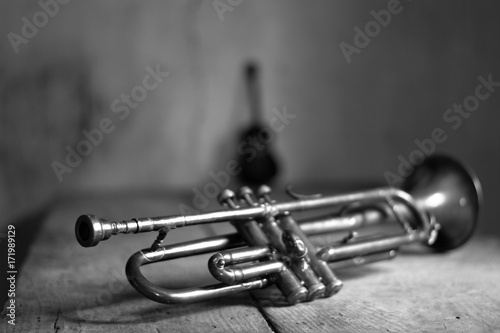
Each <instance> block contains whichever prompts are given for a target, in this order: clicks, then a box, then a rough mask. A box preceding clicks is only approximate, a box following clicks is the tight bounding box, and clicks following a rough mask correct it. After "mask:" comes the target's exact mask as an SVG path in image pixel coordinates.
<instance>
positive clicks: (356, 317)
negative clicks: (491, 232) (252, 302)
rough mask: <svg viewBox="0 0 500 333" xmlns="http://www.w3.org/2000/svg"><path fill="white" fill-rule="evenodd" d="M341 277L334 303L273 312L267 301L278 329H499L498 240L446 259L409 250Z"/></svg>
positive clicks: (318, 302)
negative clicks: (393, 258) (339, 288)
mask: <svg viewBox="0 0 500 333" xmlns="http://www.w3.org/2000/svg"><path fill="white" fill-rule="evenodd" d="M337 275H338V276H339V277H340V278H341V279H343V280H344V288H343V289H342V290H341V291H340V293H339V294H337V295H335V296H333V297H331V298H329V299H321V300H316V301H314V302H311V303H305V304H299V305H297V306H293V307H275V306H273V304H272V302H269V301H267V300H266V299H265V296H264V297H261V302H262V304H263V306H264V310H265V312H266V314H267V316H268V317H269V319H270V320H271V321H272V322H273V324H274V326H275V328H276V329H277V330H278V331H279V332H333V331H335V332H441V331H442V332H445V331H446V332H493V331H500V318H499V317H500V316H499V314H500V242H499V240H498V239H494V238H491V239H488V238H479V239H474V240H473V241H472V242H471V243H470V244H468V245H467V246H465V247H464V248H462V249H459V250H456V251H454V252H451V253H447V254H432V253H425V251H419V250H418V249H416V250H415V251H413V249H412V251H410V250H407V251H406V253H402V254H401V255H400V256H399V257H398V258H396V259H395V260H393V261H386V262H382V263H376V264H372V265H371V266H365V267H361V268H356V269H345V270H342V271H339V272H337ZM260 293H261V292H260ZM257 297H259V296H257Z"/></svg>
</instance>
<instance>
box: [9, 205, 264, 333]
mask: <svg viewBox="0 0 500 333" xmlns="http://www.w3.org/2000/svg"><path fill="white" fill-rule="evenodd" d="M174 209H175V206H174ZM174 209H172V207H168V206H167V205H166V204H165V203H164V201H163V199H162V198H158V199H156V200H153V199H147V200H130V199H128V200H124V199H123V198H121V199H120V200H99V201H95V200H88V201H81V200H80V201H77V202H73V203H65V204H64V205H63V206H59V207H58V208H57V209H56V210H55V211H54V212H53V213H52V214H50V215H49V217H48V219H47V221H46V223H45V226H44V227H43V228H42V230H41V232H40V234H39V235H38V237H37V240H36V241H35V242H34V244H33V245H32V248H31V251H30V253H29V254H28V257H27V259H26V261H25V264H24V267H23V269H22V272H21V274H20V275H18V281H17V292H16V325H15V326H12V325H9V324H7V320H4V321H3V322H2V323H1V326H3V327H4V329H5V331H6V332H28V331H30V332H38V331H42V332H46V331H56V332H103V331H106V332H123V331H126V332H132V331H133V332H155V331H156V332H167V331H168V332H209V331H210V332H214V331H220V332H225V331H235V332H248V331H253V330H256V331H259V332H269V331H270V328H269V325H268V324H267V323H266V321H265V319H264V318H263V317H262V315H261V314H260V313H259V310H258V309H257V308H256V307H255V304H254V301H253V300H252V299H251V297H250V295H248V294H242V295H238V296H235V297H229V298H225V299H219V300H213V301H209V302H202V303H197V304H190V305H183V306H168V305H162V304H158V303H154V302H152V301H150V300H149V299H146V298H144V297H143V296H142V295H140V294H139V293H138V292H136V291H135V290H134V289H133V288H132V287H131V286H130V285H129V283H128V282H127V279H126V276H125V272H124V267H125V263H126V261H127V259H128V257H129V256H130V255H131V254H132V253H134V252H136V251H138V250H140V249H141V248H145V247H148V246H149V245H150V244H151V242H152V240H153V239H154V237H155V236H156V235H154V234H142V235H121V236H116V237H115V238H114V239H113V238H111V239H110V240H108V241H106V242H104V243H102V244H100V245H99V246H97V247H95V248H91V249H85V248H82V247H80V245H79V244H78V243H77V242H76V239H75V237H74V223H75V219H76V217H77V216H78V215H79V214H81V213H85V212H92V213H95V214H98V215H99V214H101V215H102V216H107V217H116V218H130V217H134V216H155V215H162V214H165V213H166V212H168V211H169V210H170V211H173V210H174ZM206 233H207V232H206V231H205V230H203V229H201V228H186V229H179V230H176V231H175V232H172V234H171V235H169V236H171V237H168V238H167V241H166V242H167V243H168V242H170V243H174V242H180V241H184V240H188V239H196V238H200V237H203V236H206ZM18 246H20V244H18ZM206 260H207V258H206V256H205V257H202V256H201V257H198V258H191V259H189V260H185V261H179V260H178V261H173V262H172V263H169V264H166V265H161V264H160V265H151V266H148V267H147V269H146V271H145V274H146V275H147V276H149V277H151V279H152V280H155V281H156V280H158V281H161V280H163V281H162V282H163V283H165V281H167V280H168V282H169V286H170V285H172V286H175V287H180V286H184V285H189V284H190V283H191V282H193V281H199V280H200V279H201V280H203V281H205V282H206V283H207V284H208V283H212V282H214V281H215V280H213V278H212V277H210V276H209V273H208V271H207V270H206ZM188 261H189V264H186V262H188ZM5 315H6V313H5V309H4V313H3V314H2V318H4V319H5V318H6V317H5ZM2 330H3V329H2Z"/></svg>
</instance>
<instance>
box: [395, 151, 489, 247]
mask: <svg viewBox="0 0 500 333" xmlns="http://www.w3.org/2000/svg"><path fill="white" fill-rule="evenodd" d="M402 189H403V190H404V191H406V192H408V193H409V194H410V195H412V196H413V197H414V198H415V200H416V202H417V205H418V206H419V207H420V208H421V209H422V210H423V211H425V212H427V213H428V214H429V215H430V216H433V217H434V218H435V219H436V222H437V223H439V225H440V229H439V232H438V236H437V239H436V241H435V242H434V243H433V244H432V245H430V246H431V247H432V248H433V249H435V250H437V251H448V250H452V249H454V248H457V247H459V246H461V245H463V244H464V243H465V242H466V241H467V240H468V239H469V238H470V237H471V236H472V234H473V232H474V229H475V227H476V223H477V217H478V213H479V207H480V203H481V202H482V189H481V183H480V182H479V179H478V178H477V176H476V175H475V174H474V172H472V170H470V169H469V168H468V167H466V166H464V165H463V164H461V163H459V162H457V161H456V160H454V159H452V158H450V157H447V156H443V155H436V156H432V157H429V158H428V159H426V160H425V161H424V162H423V163H422V164H421V165H420V166H418V167H417V168H416V169H415V171H414V172H413V173H412V174H411V175H410V176H409V177H408V178H407V179H406V181H405V182H404V184H403V186H402Z"/></svg>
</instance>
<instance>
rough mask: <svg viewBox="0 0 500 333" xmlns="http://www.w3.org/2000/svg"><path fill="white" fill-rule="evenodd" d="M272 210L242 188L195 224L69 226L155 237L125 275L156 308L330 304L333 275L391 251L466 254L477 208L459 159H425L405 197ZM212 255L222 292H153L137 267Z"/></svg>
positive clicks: (477, 194) (82, 237)
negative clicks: (377, 232)
mask: <svg viewBox="0 0 500 333" xmlns="http://www.w3.org/2000/svg"><path fill="white" fill-rule="evenodd" d="M289 194H290V195H291V196H292V197H293V200H291V201H286V202H276V201H274V200H273V199H272V198H271V188H269V187H268V186H266V185H262V186H260V187H259V188H258V189H257V191H256V192H254V191H253V190H252V189H250V188H249V187H243V188H241V189H240V190H239V191H237V193H234V192H232V191H230V190H224V191H222V193H221V194H220V196H219V201H220V203H221V204H222V205H224V206H225V208H224V209H221V210H217V211H211V212H205V213H200V214H192V215H174V216H160V217H145V218H134V219H130V220H125V221H121V222H114V221H108V220H107V219H104V218H98V217H96V216H94V215H82V216H80V217H79V218H78V220H77V222H76V227H75V232H76V238H77V240H78V242H79V243H80V244H81V245H82V246H84V247H91V246H96V245H97V244H98V243H99V242H100V241H103V240H106V239H108V238H110V237H111V236H112V235H117V234H129V233H139V232H149V231H156V232H158V236H157V237H156V239H155V240H154V242H153V244H152V245H151V246H150V247H149V248H146V249H143V250H141V251H139V252H136V253H135V254H133V255H132V256H131V257H130V259H129V260H128V262H127V264H126V274H127V278H128V280H129V282H130V283H131V284H132V286H133V287H134V288H136V289H137V290H138V291H139V292H141V293H142V294H143V295H145V296H146V297H148V298H150V299H152V300H154V301H157V302H160V303H166V304H171V303H188V302H196V301H202V300H207V299H211V298H215V297H223V296H227V295H231V294H234V293H238V292H243V291H249V290H254V289H260V288H266V287H267V286H269V285H272V284H275V285H276V286H277V287H278V288H279V289H280V290H281V292H282V293H283V296H284V298H285V299H286V301H287V302H288V303H289V304H295V303H298V302H304V301H311V300H314V299H316V298H318V297H330V296H332V295H334V294H335V293H337V292H338V291H339V290H340V289H341V288H342V281H340V280H339V279H338V278H337V277H336V276H335V273H334V270H335V269H337V268H343V267H351V266H357V265H363V264H367V263H371V262H376V261H380V260H386V259H391V258H394V257H395V256H396V254H397V251H398V249H399V248H400V247H401V246H403V245H407V244H411V243H423V244H425V245H427V246H429V247H431V248H432V249H434V250H436V251H448V250H452V249H454V248H457V247H459V246H461V245H463V244H464V243H465V242H466V241H467V240H468V239H469V238H470V237H471V235H472V233H473V231H474V229H475V226H476V220H477V216H478V212H479V206H480V203H481V201H482V192H481V185H480V183H479V180H478V179H477V177H476V176H475V175H474V173H473V172H472V171H471V170H470V169H468V168H467V167H465V166H464V165H462V164H460V163H459V162H457V161H456V160H454V159H452V158H450V157H446V156H432V157H430V158H428V159H426V160H425V161H424V162H423V163H422V164H421V165H420V166H418V167H417V168H416V169H415V171H414V172H413V174H411V175H410V176H408V177H407V179H406V181H405V183H404V184H403V186H402V188H400V189H399V188H393V187H385V188H377V189H373V190H368V191H360V192H353V193H348V194H342V195H332V196H317V195H315V196H300V195H296V194H294V193H293V192H291V191H289ZM320 208H328V209H332V210H334V211H335V212H338V213H336V214H335V215H328V216H322V217H318V218H312V219H306V220H304V221H301V222H297V221H296V220H295V219H294V217H293V215H292V214H293V213H294V212H299V211H308V210H314V209H320ZM219 222H230V223H231V224H232V225H233V226H234V227H235V229H236V231H237V233H235V234H230V235H222V236H216V237H210V238H205V239H201V240H194V241H190V242H185V243H179V244H173V245H166V246H163V245H162V241H163V240H164V239H165V237H166V236H167V234H168V232H170V231H171V230H173V229H177V228H182V227H188V226H194V225H200V224H207V223H219ZM390 222H391V223H395V224H398V225H400V226H401V231H400V232H398V233H396V234H389V235H382V236H377V237H363V238H361V237H356V230H357V229H359V228H362V227H364V226H368V225H378V224H381V223H390ZM338 231H347V232H348V236H347V237H345V238H344V239H343V240H341V241H339V242H337V243H333V244H329V245H326V246H321V247H316V246H315V245H314V244H313V243H312V242H311V241H310V239H309V238H308V236H310V235H318V234H325V233H328V232H338ZM212 252H215V253H214V254H213V255H212V256H211V258H210V259H209V261H208V269H209V271H210V273H211V274H212V275H213V277H214V278H215V279H217V280H218V281H220V283H219V284H215V285H211V286H202V287H192V288H185V289H168V288H164V287H162V286H158V285H155V284H153V283H151V282H150V281H149V280H148V279H146V278H145V276H144V275H143V274H142V272H141V266H143V265H149V264H153V263H156V262H161V261H166V260H172V259H176V258H181V257H186V256H193V255H198V254H205V253H212Z"/></svg>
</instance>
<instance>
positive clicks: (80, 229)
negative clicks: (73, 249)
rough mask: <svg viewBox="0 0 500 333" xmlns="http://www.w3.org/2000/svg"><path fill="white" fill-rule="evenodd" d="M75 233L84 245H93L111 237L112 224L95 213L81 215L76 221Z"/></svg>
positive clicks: (79, 241)
mask: <svg viewBox="0 0 500 333" xmlns="http://www.w3.org/2000/svg"><path fill="white" fill-rule="evenodd" d="M75 235H76V239H77V240H78V243H80V245H81V246H83V247H92V246H96V245H97V244H99V242H100V241H102V240H105V239H108V238H109V237H111V224H110V223H109V222H108V221H107V220H106V219H100V218H98V217H96V216H94V215H91V214H87V215H81V216H80V217H79V218H78V220H77V221H76V225H75Z"/></svg>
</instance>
